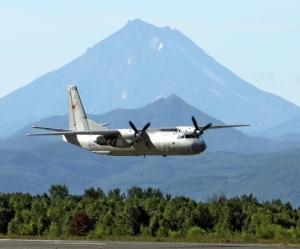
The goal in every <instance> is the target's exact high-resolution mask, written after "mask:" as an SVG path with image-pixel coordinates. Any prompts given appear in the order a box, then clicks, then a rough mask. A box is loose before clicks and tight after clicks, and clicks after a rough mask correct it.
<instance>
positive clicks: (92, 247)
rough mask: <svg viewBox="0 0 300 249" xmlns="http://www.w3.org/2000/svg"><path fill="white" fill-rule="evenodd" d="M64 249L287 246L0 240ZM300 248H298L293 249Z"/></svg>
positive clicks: (13, 247) (2, 244) (6, 244)
mask: <svg viewBox="0 0 300 249" xmlns="http://www.w3.org/2000/svg"><path fill="white" fill-rule="evenodd" d="M6 248H9V249H21V248H22V249H44V248H45V249H66V248H70V249H71V248H72V249H74V248H75V249H76V248H82V249H83V248H84V249H85V248H87V249H110V248H112V249H115V248H121V249H130V248H139V249H156V248H164V249H166V248H175V249H180V248H182V249H185V248H194V249H195V248H201V249H221V248H223V249H224V248H234V249H238V248H242V249H250V248H265V249H275V248H276V249H278V248H280V249H285V248H291V247H289V246H275V245H262V244H223V243H222V244H215V243H175V242H117V241H103V242H102V241H99V242H98V241H72V240H15V239H1V240H0V249H6ZM293 248H300V247H293Z"/></svg>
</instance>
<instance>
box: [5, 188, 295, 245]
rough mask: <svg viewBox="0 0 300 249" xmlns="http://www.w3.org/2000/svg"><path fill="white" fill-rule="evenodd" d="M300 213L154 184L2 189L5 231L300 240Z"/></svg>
mask: <svg viewBox="0 0 300 249" xmlns="http://www.w3.org/2000/svg"><path fill="white" fill-rule="evenodd" d="M299 216H300V208H298V209H294V208H293V207H292V206H291V204H290V203H285V204H284V203H282V202H281V200H279V199H277V200H271V201H264V202H259V201H258V200H257V199H256V198H255V197H254V196H252V194H250V195H243V196H241V197H232V198H226V196H225V194H219V195H216V196H212V197H210V198H208V199H207V201H206V202H196V201H195V200H192V199H190V198H187V197H184V196H177V197H174V198H173V197H172V196H171V195H170V194H164V193H162V192H161V191H160V190H159V189H153V188H150V187H149V188H147V189H142V188H140V187H132V188H130V189H128V190H127V193H126V194H125V193H122V192H121V191H120V189H118V188H117V189H113V190H110V191H108V192H107V193H104V191H103V190H101V189H100V188H98V189H95V188H93V187H92V188H89V189H86V190H85V191H84V194H83V195H70V194H69V190H68V187H67V186H66V185H60V184H57V185H51V186H50V188H49V193H48V194H47V193H44V194H43V195H31V194H29V193H1V194H0V233H1V234H2V235H1V236H2V237H9V236H31V237H32V236H37V237H41V236H45V237H47V238H72V237H76V238H79V237H82V238H83V239H101V240H104V239H113V238H117V239H122V238H123V239H124V238H125V239H132V240H134V239H141V238H142V239H144V240H154V241H155V240H156V241H166V240H173V241H183V240H184V241H201V242H211V241H222V239H223V241H227V242H235V241H236V242H237V241H238V242H262V241H279V242H283V243H299V242H300V219H299Z"/></svg>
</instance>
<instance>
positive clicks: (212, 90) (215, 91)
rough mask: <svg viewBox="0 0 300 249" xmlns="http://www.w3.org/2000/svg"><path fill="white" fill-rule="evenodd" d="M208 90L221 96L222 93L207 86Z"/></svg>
mask: <svg viewBox="0 0 300 249" xmlns="http://www.w3.org/2000/svg"><path fill="white" fill-rule="evenodd" d="M208 90H209V91H211V92H212V93H214V94H215V95H217V96H218V97H220V98H222V95H221V93H220V92H219V91H218V90H216V89H211V88H208Z"/></svg>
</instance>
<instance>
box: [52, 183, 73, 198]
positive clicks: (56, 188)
mask: <svg viewBox="0 0 300 249" xmlns="http://www.w3.org/2000/svg"><path fill="white" fill-rule="evenodd" d="M49 193H50V197H51V199H54V198H57V197H58V198H65V197H67V196H69V190H68V187H67V186H66V185H65V184H64V185H61V184H56V185H53V184H52V185H51V187H50V188H49Z"/></svg>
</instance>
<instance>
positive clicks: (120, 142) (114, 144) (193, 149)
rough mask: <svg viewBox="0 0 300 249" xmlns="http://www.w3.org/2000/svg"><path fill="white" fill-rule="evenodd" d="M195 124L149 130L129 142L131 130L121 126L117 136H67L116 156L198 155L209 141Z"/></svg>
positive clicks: (66, 137) (97, 150)
mask: <svg viewBox="0 0 300 249" xmlns="http://www.w3.org/2000/svg"><path fill="white" fill-rule="evenodd" d="M192 128H193V127H189V126H184V127H178V130H177V131H159V130H155V129H153V130H152V129H148V130H147V132H145V134H144V135H143V138H140V139H136V140H134V141H132V142H131V141H128V139H126V138H127V137H126V135H127V134H130V133H131V132H132V130H130V129H120V130H118V131H119V132H120V134H119V135H117V136H115V137H106V138H104V137H101V136H99V135H73V136H63V137H64V140H65V141H66V142H70V143H72V144H75V145H77V146H80V147H83V148H85V149H87V150H90V151H92V152H94V153H98V154H107V155H112V156H135V155H136V156H139V155H162V156H168V155H196V154H199V153H201V152H203V151H204V150H205V149H206V144H205V142H204V141H203V140H202V139H201V138H200V139H199V138H198V137H196V136H195V135H194V133H192V131H193V129H192Z"/></svg>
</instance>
